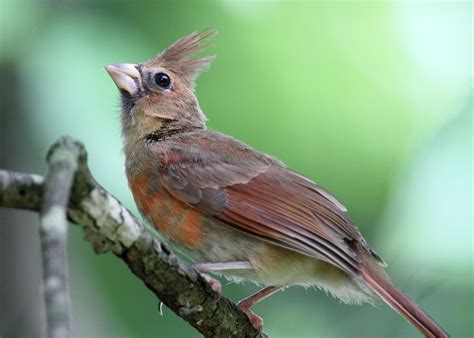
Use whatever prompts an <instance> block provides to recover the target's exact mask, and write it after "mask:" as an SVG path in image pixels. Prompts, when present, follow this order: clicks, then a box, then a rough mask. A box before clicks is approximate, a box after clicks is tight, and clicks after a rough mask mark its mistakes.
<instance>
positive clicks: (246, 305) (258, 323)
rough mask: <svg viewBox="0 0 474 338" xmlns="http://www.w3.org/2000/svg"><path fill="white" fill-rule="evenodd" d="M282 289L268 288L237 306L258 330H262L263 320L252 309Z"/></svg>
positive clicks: (278, 287) (279, 287)
mask: <svg viewBox="0 0 474 338" xmlns="http://www.w3.org/2000/svg"><path fill="white" fill-rule="evenodd" d="M280 289H281V286H267V287H266V288H264V289H262V290H260V291H258V292H256V293H254V294H253V295H251V296H250V297H248V298H245V299H242V300H241V301H240V302H239V303H238V304H237V306H238V307H239V309H240V310H241V311H242V312H243V313H245V314H246V315H247V317H249V319H250V322H251V323H252V325H253V327H254V328H256V329H257V330H261V329H262V326H263V319H262V318H260V317H259V316H257V315H256V314H255V313H253V312H252V311H251V310H250V308H251V307H252V306H254V305H255V304H257V303H258V302H260V301H262V300H264V299H265V298H267V297H268V296H271V295H272V294H274V293H275V292H277V291H278V290H280Z"/></svg>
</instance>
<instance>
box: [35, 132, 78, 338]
mask: <svg viewBox="0 0 474 338" xmlns="http://www.w3.org/2000/svg"><path fill="white" fill-rule="evenodd" d="M64 142H69V143H70V144H67V145H66V144H63V143H64ZM80 153H81V150H80V149H79V147H78V145H77V144H74V143H73V142H71V140H69V139H61V141H60V142H58V143H56V144H55V146H54V147H52V148H51V150H50V151H49V153H48V156H47V161H48V164H49V171H48V175H47V177H46V181H45V182H44V191H43V200H42V204H41V208H40V213H39V214H40V243H41V255H42V262H43V285H44V298H45V303H46V318H47V331H48V337H50V338H51V337H53V338H61V337H69V336H70V295H69V283H68V267H67V251H66V244H67V227H68V222H67V215H66V209H67V205H68V204H69V197H70V195H71V187H72V183H73V179H74V174H75V172H76V169H77V163H78V158H79V155H80Z"/></svg>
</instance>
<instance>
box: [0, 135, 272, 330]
mask: <svg viewBox="0 0 474 338" xmlns="http://www.w3.org/2000/svg"><path fill="white" fill-rule="evenodd" d="M54 152H59V153H61V154H62V155H61V156H69V159H71V158H76V157H77V158H78V163H77V170H76V173H75V176H74V182H73V185H72V189H71V195H70V199H69V203H68V208H67V214H68V218H69V220H70V221H71V222H74V223H76V224H78V225H80V226H81V227H82V228H83V229H84V231H85V233H86V236H85V238H86V239H87V240H88V241H89V242H91V243H92V245H93V247H94V249H95V251H96V252H97V253H105V252H113V253H114V254H115V255H116V256H117V257H119V258H121V259H122V260H123V261H124V262H125V263H126V264H127V265H128V267H129V268H130V270H131V271H132V272H133V273H134V274H135V275H136V276H138V277H139V278H140V279H141V280H142V281H143V282H144V283H145V285H146V286H147V287H148V288H149V289H150V290H151V291H152V292H153V293H154V294H155V295H156V296H157V297H158V298H159V299H160V300H161V301H162V302H163V303H164V304H166V306H168V307H169V308H170V309H171V310H173V311H174V312H175V313H176V314H177V315H178V316H180V317H182V318H183V319H184V320H186V321H187V322H188V323H189V324H190V325H192V326H193V327H194V328H196V329H197V330H198V331H199V332H201V333H202V334H203V335H204V336H206V337H264V336H265V335H264V334H263V333H260V332H258V331H257V330H256V329H255V328H254V327H253V326H252V325H251V323H250V321H249V320H248V318H247V316H246V315H245V314H244V313H243V312H242V311H240V310H239V309H238V308H237V307H236V306H235V304H233V303H232V302H231V301H229V300H228V299H227V298H224V297H222V296H220V295H219V294H217V293H216V292H214V291H213V290H212V288H211V286H210V285H209V284H208V283H207V282H206V281H205V280H204V278H202V277H201V275H200V274H199V273H198V272H197V271H196V270H195V269H194V268H193V267H191V266H190V265H188V264H187V263H185V262H183V261H182V260H180V259H179V258H178V257H177V256H176V255H174V254H173V253H172V252H170V251H169V250H168V249H167V248H166V247H165V246H164V245H163V244H162V243H161V242H159V241H158V240H157V239H156V238H155V237H154V236H152V235H151V234H150V233H149V232H148V231H147V230H146V228H145V227H144V226H143V225H141V224H140V223H139V222H138V221H137V220H136V219H135V218H134V216H132V214H131V213H130V212H129V211H128V210H127V209H126V208H125V207H124V206H123V205H122V204H120V202H119V201H118V200H117V199H115V198H114V197H113V196H112V195H110V194H109V193H107V192H106V191H105V190H104V189H103V188H102V187H101V186H100V185H99V184H98V183H97V182H96V181H95V180H94V179H93V177H92V176H91V174H90V173H89V169H88V167H87V163H86V157H87V156H86V151H85V149H84V147H83V145H82V144H81V143H79V142H77V141H74V140H72V139H70V138H67V137H65V138H62V139H60V140H59V141H58V142H56V143H55V144H54V145H53V146H52V148H51V151H50V153H54ZM51 156H52V155H50V158H51ZM63 159H64V158H63ZM51 171H52V169H51ZM48 177H49V176H48ZM47 191H48V185H47V184H45V181H44V179H43V178H42V177H41V176H38V175H33V174H23V173H17V172H11V171H5V170H0V207H7V208H19V209H27V210H32V211H40V208H41V205H42V203H45V202H44V199H45V198H46V192H47ZM42 201H43V202H42Z"/></svg>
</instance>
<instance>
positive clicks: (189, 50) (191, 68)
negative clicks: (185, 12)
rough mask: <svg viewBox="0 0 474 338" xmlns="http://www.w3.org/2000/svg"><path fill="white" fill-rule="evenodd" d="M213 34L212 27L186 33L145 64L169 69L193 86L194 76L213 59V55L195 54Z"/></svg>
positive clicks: (205, 45)
mask: <svg viewBox="0 0 474 338" xmlns="http://www.w3.org/2000/svg"><path fill="white" fill-rule="evenodd" d="M215 34H216V31H215V30H214V29H212V28H208V29H206V30H204V31H202V32H193V33H191V34H189V35H186V36H184V37H182V38H181V39H179V40H178V41H176V42H175V43H173V44H172V45H171V46H169V47H168V48H166V49H165V50H164V51H162V52H161V53H160V54H158V55H157V56H155V57H154V58H153V59H152V60H150V61H148V62H146V66H148V67H157V66H159V67H164V68H166V69H169V70H171V71H172V72H174V73H175V74H177V75H178V76H180V77H181V78H183V79H184V80H185V81H186V82H187V83H188V84H189V85H191V86H194V80H195V79H196V77H197V76H198V75H199V73H200V72H201V71H203V70H205V69H206V68H207V67H208V66H209V65H210V63H211V62H212V60H213V59H214V55H205V56H197V55H195V54H196V53H198V52H201V51H202V50H204V49H206V48H208V47H209V44H206V43H204V42H205V40H207V39H208V38H210V37H212V36H214V35H215Z"/></svg>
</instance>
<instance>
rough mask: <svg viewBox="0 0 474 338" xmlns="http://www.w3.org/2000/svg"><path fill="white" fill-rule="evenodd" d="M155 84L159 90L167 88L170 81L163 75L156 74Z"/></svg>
mask: <svg viewBox="0 0 474 338" xmlns="http://www.w3.org/2000/svg"><path fill="white" fill-rule="evenodd" d="M155 83H156V84H157V85H158V86H160V87H161V88H169V87H170V85H171V79H170V77H169V76H168V75H166V74H165V73H157V74H156V75H155Z"/></svg>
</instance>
